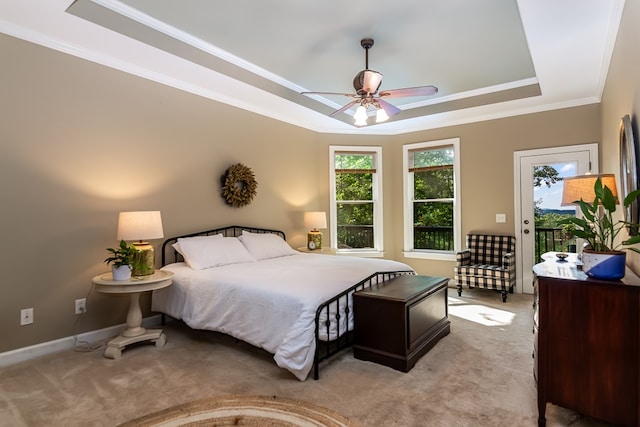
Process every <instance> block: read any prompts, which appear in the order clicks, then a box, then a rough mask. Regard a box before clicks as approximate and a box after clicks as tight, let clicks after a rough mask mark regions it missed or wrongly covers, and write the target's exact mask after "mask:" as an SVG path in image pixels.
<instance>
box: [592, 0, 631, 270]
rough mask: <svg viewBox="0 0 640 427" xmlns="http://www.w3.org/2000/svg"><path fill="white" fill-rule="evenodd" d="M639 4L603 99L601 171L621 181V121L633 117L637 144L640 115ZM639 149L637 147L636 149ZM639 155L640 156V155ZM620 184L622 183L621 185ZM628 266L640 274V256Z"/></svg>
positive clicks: (627, 16) (620, 41)
mask: <svg viewBox="0 0 640 427" xmlns="http://www.w3.org/2000/svg"><path fill="white" fill-rule="evenodd" d="M638 19H640V4H639V3H638V2H634V1H627V2H625V5H624V13H623V16H622V21H621V23H620V30H619V32H618V37H617V40H616V45H615V49H614V53H613V57H612V60H611V64H610V67H609V73H608V75H607V84H606V85H605V90H604V94H603V97H602V116H601V118H602V136H601V140H602V144H601V151H600V157H601V170H602V171H603V172H609V173H612V172H613V173H615V174H616V176H617V177H618V179H620V165H619V162H620V150H619V126H620V119H621V118H622V117H623V116H624V115H626V114H628V115H629V116H630V117H631V122H632V127H633V132H634V135H635V138H636V140H637V139H638V138H639V137H640V134H639V133H638V116H639V114H640V52H639V50H638V41H639V40H640V27H638V24H637V23H638ZM636 147H637V145H636ZM638 155H640V153H638ZM618 183H619V181H618ZM627 264H629V265H630V267H631V268H632V269H633V270H634V271H635V272H636V273H640V255H638V254H635V253H633V252H631V251H628V256H627Z"/></svg>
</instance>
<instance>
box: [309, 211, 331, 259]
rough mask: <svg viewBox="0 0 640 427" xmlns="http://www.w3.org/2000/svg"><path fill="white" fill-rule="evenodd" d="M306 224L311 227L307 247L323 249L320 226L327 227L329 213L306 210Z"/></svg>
mask: <svg viewBox="0 0 640 427" xmlns="http://www.w3.org/2000/svg"><path fill="white" fill-rule="evenodd" d="M304 226H305V227H306V228H311V231H309V233H307V248H309V249H310V250H316V249H322V233H321V232H320V231H319V230H318V229H319V228H327V215H326V213H324V212H305V213H304Z"/></svg>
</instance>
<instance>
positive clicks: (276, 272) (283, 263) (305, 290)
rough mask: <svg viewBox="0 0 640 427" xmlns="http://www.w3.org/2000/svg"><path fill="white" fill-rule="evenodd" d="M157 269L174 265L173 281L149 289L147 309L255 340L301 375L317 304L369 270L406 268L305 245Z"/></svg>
mask: <svg viewBox="0 0 640 427" xmlns="http://www.w3.org/2000/svg"><path fill="white" fill-rule="evenodd" d="M163 269H164V270H170V271H172V272H174V274H175V276H174V278H173V285H172V286H169V287H168V288H164V289H161V290H158V291H154V292H153V299H152V310H154V311H159V312H163V313H166V314H168V315H170V316H172V317H174V318H177V319H182V320H183V321H184V322H185V323H186V324H187V325H189V326H190V327H191V328H194V329H206V330H212V331H219V332H223V333H226V334H228V335H231V336H233V337H236V338H238V339H240V340H243V341H246V342H248V343H250V344H252V345H255V346H257V347H261V348H263V349H265V350H267V351H268V352H270V353H273V354H274V360H275V361H276V363H277V364H278V366H280V367H282V368H285V369H288V370H289V371H291V372H292V373H293V374H294V375H295V376H296V377H297V378H298V379H300V380H301V381H303V380H305V379H306V378H307V375H308V374H309V372H310V370H311V368H312V366H313V359H314V353H315V340H314V335H315V334H314V329H315V316H316V310H317V309H318V307H319V305H320V304H322V303H323V302H324V301H326V300H327V299H329V298H331V297H333V296H335V295H336V294H338V293H340V292H341V291H343V290H345V289H347V288H349V287H350V286H352V285H354V284H356V283H357V282H359V281H360V280H362V279H364V278H366V277H367V276H369V275H371V274H373V273H376V272H380V271H398V270H411V268H410V267H409V266H408V265H406V264H403V263H400V262H397V261H390V260H383V259H374V258H356V257H349V256H330V255H321V254H306V253H304V254H303V253H301V254H298V255H291V256H285V257H280V258H273V259H266V260H262V261H257V262H251V263H243V264H232V265H226V266H222V267H216V268H209V269H205V270H193V269H191V268H189V267H187V265H186V264H184V263H176V264H170V265H167V266H165V267H163ZM325 335H326V334H325Z"/></svg>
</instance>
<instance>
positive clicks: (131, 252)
mask: <svg viewBox="0 0 640 427" xmlns="http://www.w3.org/2000/svg"><path fill="white" fill-rule="evenodd" d="M107 251H108V252H109V253H110V254H111V256H110V257H108V258H106V259H105V260H104V262H105V263H106V264H107V265H111V264H113V265H112V266H111V273H112V274H113V280H129V279H130V278H131V270H132V265H133V263H134V261H135V257H136V254H137V252H138V250H137V249H136V247H135V246H134V245H133V244H131V245H127V242H125V241H124V240H121V241H120V246H118V247H117V248H107Z"/></svg>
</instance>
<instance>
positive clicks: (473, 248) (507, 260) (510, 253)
mask: <svg viewBox="0 0 640 427" xmlns="http://www.w3.org/2000/svg"><path fill="white" fill-rule="evenodd" d="M454 280H455V282H456V287H457V288H458V296H461V295H462V287H463V286H464V285H467V286H468V287H469V288H474V287H476V286H478V287H480V286H483V287H484V288H486V289H494V290H496V291H500V292H501V293H502V302H507V291H509V293H513V288H514V287H515V284H516V238H515V237H513V236H493V235H487V234H468V235H467V249H465V250H463V251H462V252H458V253H457V254H456V266H455V269H454Z"/></svg>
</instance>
